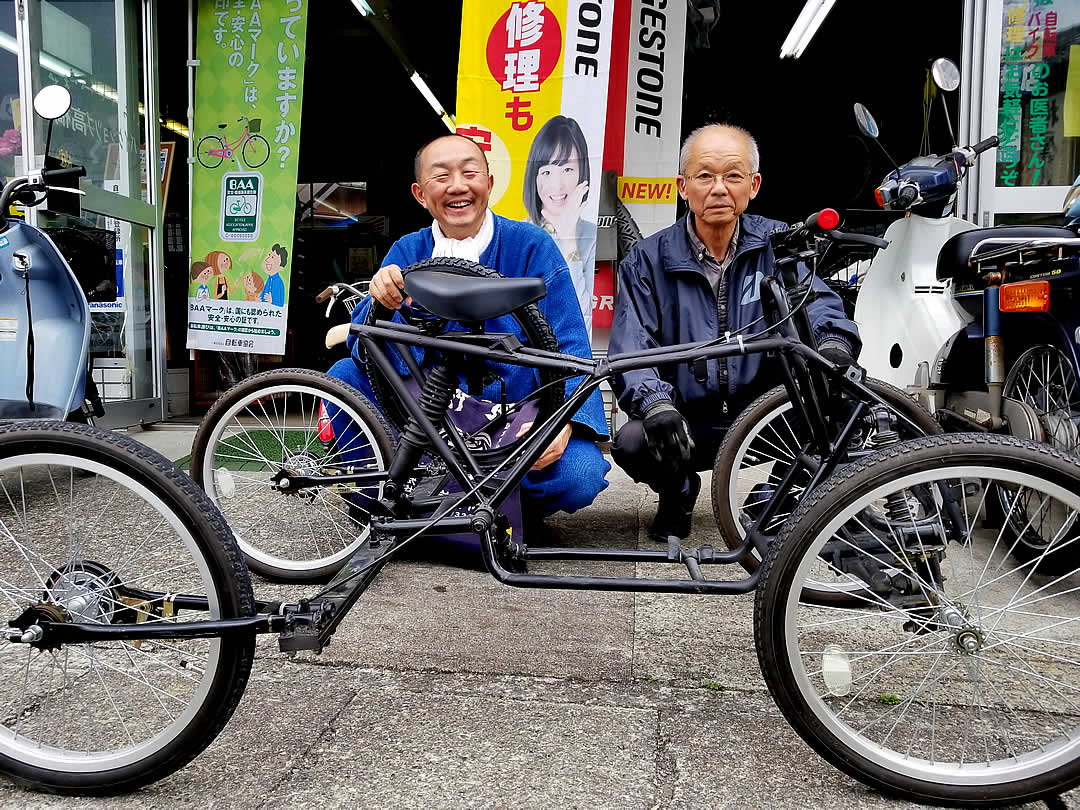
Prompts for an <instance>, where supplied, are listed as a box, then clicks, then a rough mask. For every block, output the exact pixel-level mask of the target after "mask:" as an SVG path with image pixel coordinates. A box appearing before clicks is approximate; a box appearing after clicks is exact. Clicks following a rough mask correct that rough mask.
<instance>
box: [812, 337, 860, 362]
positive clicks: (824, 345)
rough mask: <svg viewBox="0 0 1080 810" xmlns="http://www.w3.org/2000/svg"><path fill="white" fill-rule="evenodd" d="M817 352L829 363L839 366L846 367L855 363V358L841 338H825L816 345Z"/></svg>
mask: <svg viewBox="0 0 1080 810" xmlns="http://www.w3.org/2000/svg"><path fill="white" fill-rule="evenodd" d="M818 354H820V355H821V356H822V357H824V358H825V359H826V360H828V361H829V362H830V363H835V364H836V365H838V366H840V368H847V367H848V366H853V365H855V358H854V357H853V356H852V354H851V348H850V347H849V346H848V344H847V342H846V341H843V340H837V339H836V338H825V339H824V340H822V341H821V344H820V345H819V346H818Z"/></svg>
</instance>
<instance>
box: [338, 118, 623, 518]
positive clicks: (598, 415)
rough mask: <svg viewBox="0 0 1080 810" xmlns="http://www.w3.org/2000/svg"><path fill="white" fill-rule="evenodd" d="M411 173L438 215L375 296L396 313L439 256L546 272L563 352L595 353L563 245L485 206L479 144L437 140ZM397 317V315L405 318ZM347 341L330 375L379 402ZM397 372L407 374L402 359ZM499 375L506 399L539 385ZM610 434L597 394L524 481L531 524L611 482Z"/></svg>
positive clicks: (515, 272)
mask: <svg viewBox="0 0 1080 810" xmlns="http://www.w3.org/2000/svg"><path fill="white" fill-rule="evenodd" d="M413 170H414V174H415V180H416V182H414V183H413V185H412V194H413V197H414V198H415V199H416V201H417V202H418V203H420V205H422V206H423V207H424V208H425V209H427V211H428V213H430V214H431V216H432V217H433V221H432V223H431V226H430V227H428V228H422V229H421V230H419V231H416V232H415V233H410V234H406V235H405V236H403V237H401V238H400V239H398V240H397V241H396V242H395V243H394V244H393V245H392V246H391V247H390V250H389V251H387V254H386V258H385V259H384V260H383V266H382V267H381V268H380V269H379V271H378V272H377V273H376V274H375V277H374V278H373V279H372V280H371V285H370V287H369V290H370V293H371V298H374V299H375V300H377V301H379V302H380V303H381V304H383V305H384V306H386V307H389V308H390V309H394V310H397V309H400V308H401V306H402V304H405V305H406V306H407V305H409V304H411V303H412V301H411V300H410V299H408V298H406V297H405V295H404V290H403V287H404V283H405V282H404V279H403V278H402V274H401V271H402V268H404V267H408V266H409V265H411V264H415V263H416V262H418V261H421V260H423V259H429V258H432V257H441V256H445V257H455V258H461V259H468V260H470V261H474V262H479V263H480V264H483V265H484V266H486V267H490V268H492V269H494V270H496V271H498V272H499V273H501V274H502V275H504V276H508V277H518V278H519V277H522V276H533V277H536V278H542V279H544V283H545V285H546V286H547V295H546V296H545V297H544V298H543V299H541V300H540V301H539V302H538V306H539V307H540V311H541V312H542V313H543V314H544V316H545V317H546V318H547V320H548V322H549V323H550V324H551V328H552V330H553V331H554V333H555V337H556V338H557V339H558V341H559V349H560V351H562V352H565V353H567V354H574V355H577V356H578V357H586V358H588V357H592V349H591V347H590V344H589V336H588V333H587V332H586V330H585V321H584V318H583V317H582V314H581V307H579V306H578V305H577V293H576V292H575V290H574V282H573V280H572V278H571V277H570V271H569V269H568V268H567V264H566V260H565V259H564V258H563V256H562V253H561V252H560V251H559V247H558V245H556V244H555V241H554V240H553V239H552V238H551V236H550V235H549V234H548V233H547V232H546V231H544V230H543V229H542V228H539V227H537V226H536V225H532V224H530V223H527V222H515V221H514V220H510V219H506V218H505V217H500V216H498V215H497V214H494V213H493V212H492V211H491V210H490V209H489V208H488V199H489V196H490V194H491V189H492V186H493V184H494V177H493V175H492V174H491V172H490V170H489V168H488V164H487V156H486V155H485V154H484V152H483V150H481V149H480V147H479V146H478V145H477V144H476V142H475V141H473V140H472V139H471V138H468V137H465V136H464V135H458V134H453V135H443V136H441V137H438V138H435V139H434V140H432V141H430V142H429V143H427V144H425V145H424V146H422V147H421V148H420V149H419V151H417V153H416V159H415V162H414V165H413ZM371 298H364V299H363V300H362V301H361V302H360V303H359V304H357V306H356V309H355V310H353V315H352V321H353V323H363V322H364V319H365V317H366V316H367V311H368V308H369V307H370V305H371ZM395 319H396V320H400V316H399V315H398V316H395ZM487 328H488V331H490V332H514V331H518V330H517V327H516V325H515V324H514V322H513V320H512V319H511V318H509V317H503V318H499V319H496V320H494V321H489V322H488V324H487ZM347 344H348V347H349V350H350V352H351V353H352V355H353V357H352V358H346V359H344V360H340V361H338V362H337V363H336V364H335V365H334V366H333V368H331V369H330V374H331V375H332V376H334V377H338V378H339V379H342V380H344V381H345V382H347V383H349V384H350V385H352V386H353V387H354V388H357V389H359V390H360V391H361V392H363V393H364V394H365V395H366V396H367V397H368V399H370V400H371V401H372V403H374V402H375V397H374V394H373V392H372V390H371V384H370V382H369V381H368V379H367V377H366V376H365V374H364V373H363V371H362V370H361V369H362V367H363V366H362V361H360V358H359V356H358V355H357V351H358V347H357V346H356V338H355V337H354V336H352V335H350V336H349V338H348V341H347ZM357 361H359V362H357ZM400 370H401V371H402V373H405V368H404V365H403V364H402V365H401V368H400ZM501 374H502V381H503V384H504V385H505V392H506V396H507V399H508V400H509V401H517V400H520V399H523V398H524V397H526V396H528V395H529V394H530V393H532V392H533V391H534V390H535V389H536V373H535V371H534V370H533V369H530V368H524V367H522V366H507V367H506V368H505V369H504V370H503V371H502V372H501ZM567 391H568V392H571V391H573V385H572V384H568V385H567ZM470 393H476V394H477V395H478V396H482V397H483V398H485V399H491V400H494V401H496V402H497V401H498V400H499V395H500V389H499V386H498V384H497V383H492V384H491V385H489V386H488V387H487V388H485V389H484V392H483V393H479V392H470ZM527 427H528V426H527V425H526V426H523V428H522V431H521V432H519V434H518V435H523V433H524V430H525V429H526V428H527ZM607 439H608V430H607V420H606V419H605V417H604V407H603V401H602V399H601V396H600V392H599V391H594V392H593V395H592V396H591V397H589V399H588V400H586V402H585V404H584V405H583V406H582V407H581V408H580V409H579V410H578V412H577V413H576V414H575V416H574V419H573V420H572V422H571V424H570V425H567V427H566V428H565V429H564V430H563V431H562V432H561V433H560V434H559V435H558V436H557V437H556V438H555V440H554V441H553V442H552V443H551V445H549V446H548V448H547V449H546V450H545V451H544V453H543V454H542V455H541V456H540V458H539V459H538V460H537V462H536V464H535V465H534V467H533V469H532V471H530V472H529V473H528V474H527V475H526V476H525V479H524V480H523V481H522V483H521V492H522V495H523V498H522V507H523V512H524V513H525V514H526V515H527V516H528V518H529V519H530V523H531V524H532V525H533V527H534V528H535V527H538V520H539V518H540V517H543V516H546V515H549V514H551V513H553V512H556V511H560V510H561V511H566V512H573V511H575V510H577V509H580V508H581V507H583V506H587V505H588V504H590V503H592V502H593V500H594V499H595V497H596V496H597V494H598V493H599V492H600V491H601V490H603V489H604V488H605V487H606V486H607V480H606V475H607V471H608V470H609V469H610V464H609V463H608V462H607V461H606V460H605V459H604V456H603V454H602V453H601V451H600V449H599V447H597V445H596V443H597V442H599V441H606V440H607ZM526 539H528V538H526Z"/></svg>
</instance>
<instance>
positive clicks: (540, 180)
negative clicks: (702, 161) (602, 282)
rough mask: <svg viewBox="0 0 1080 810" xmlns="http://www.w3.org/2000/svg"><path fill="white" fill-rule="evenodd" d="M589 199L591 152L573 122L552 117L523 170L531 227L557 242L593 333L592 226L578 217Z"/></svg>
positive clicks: (534, 144)
mask: <svg viewBox="0 0 1080 810" xmlns="http://www.w3.org/2000/svg"><path fill="white" fill-rule="evenodd" d="M588 195H589V147H588V145H587V144H586V143H585V135H584V134H583V133H582V131H581V127H580V126H578V123H577V121H575V120H574V119H573V118H567V117H566V116H564V115H556V116H555V117H554V118H551V119H549V120H548V121H547V122H546V123H545V124H544V125H543V126H542V127H541V128H540V131H539V132H537V134H536V138H535V139H533V142H532V147H531V148H530V149H529V159H528V162H527V163H526V165H525V182H524V189H523V195H522V196H523V197H524V202H525V209H526V210H527V211H528V212H529V221H530V222H532V223H533V224H534V225H539V226H540V227H541V228H543V229H544V230H546V231H547V232H548V233H550V234H551V235H552V237H553V238H554V239H555V242H556V244H558V246H559V250H561V251H562V254H563V258H564V259H566V263H567V265H568V266H569V268H570V276H571V277H572V278H573V280H574V289H575V290H576V291H577V296H578V304H579V305H580V306H581V314H582V316H583V317H584V318H585V325H586V327H588V328H589V329H590V331H591V329H592V293H593V272H594V271H595V267H594V265H595V259H596V223H595V222H592V221H590V220H588V219H585V218H584V217H583V216H582V214H583V212H584V209H585V201H586V199H588Z"/></svg>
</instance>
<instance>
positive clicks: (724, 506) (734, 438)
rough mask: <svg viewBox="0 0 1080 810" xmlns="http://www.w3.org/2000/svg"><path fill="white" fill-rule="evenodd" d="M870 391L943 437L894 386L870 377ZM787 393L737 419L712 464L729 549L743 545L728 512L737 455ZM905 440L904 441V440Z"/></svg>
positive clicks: (750, 561) (762, 399) (768, 397)
mask: <svg viewBox="0 0 1080 810" xmlns="http://www.w3.org/2000/svg"><path fill="white" fill-rule="evenodd" d="M865 385H866V387H867V388H870V389H871V390H873V391H874V392H875V393H876V394H877V395H878V396H880V397H881V398H882V399H884V400H885V401H886V402H888V403H889V405H891V406H892V407H893V408H895V409H896V410H897V411H902V412H903V414H904V415H905V416H906V417H907V418H908V419H910V420H911V421H912V422H915V423H916V424H918V425H919V426H920V427H921V428H922V429H923V430H924V431H925V432H926V434H927V435H929V436H937V435H940V434H941V433H942V432H943V431H942V429H941V425H939V424H938V422H937V420H936V419H934V417H933V415H932V414H931V413H930V411H928V410H927V409H926V408H924V407H923V406H922V405H921V404H920V403H918V402H917V401H916V400H915V399H914V398H913V397H911V396H909V395H908V394H906V393H905V392H904V391H902V390H900V389H899V388H897V387H896V386H894V385H890V384H889V383H887V382H884V381H882V380H877V379H874V378H872V377H867V378H866V381H865ZM789 401H790V398H789V397H788V392H787V389H786V388H785V387H784V386H782V385H780V386H777V387H776V388H773V389H771V390H769V391H766V392H765V393H764V394H762V395H761V396H759V397H758V398H757V399H755V400H754V401H753V402H751V403H750V404H749V405H747V406H746V408H745V409H743V411H742V412H741V413H740V414H739V415H738V416H737V417H736V418H735V421H734V422H732V423H731V427H730V428H728V431H727V433H725V434H724V438H723V440H722V441H721V442H720V447H719V449H718V450H717V451H716V462H715V463H714V464H713V475H712V510H713V518H714V519H715V520H716V526H717V528H718V529H719V530H720V536H721V537H722V538H723V540H724V543H725V544H726V545H727V547H728V548H729V549H734V548H738V547H739V545H740V544H741V543H742V538H741V537H740V535H739V527H738V525H736V518H735V516H734V513H733V511H732V510H731V509H730V508H729V507H730V503H729V499H728V490H729V489H730V485H731V475H732V473H733V472H734V466H735V454H736V453H737V452H738V450H739V448H740V447H741V446H742V444H743V442H744V441H746V436H747V434H749V433H750V431H751V430H752V429H753V428H755V427H757V425H758V424H759V423H760V422H761V421H762V420H763V419H764V418H765V417H766V416H767V415H768V414H769V413H771V412H773V411H775V410H776V409H777V408H779V407H780V406H781V405H783V404H784V403H786V402H789ZM901 438H903V437H901ZM759 565H760V563H759V562H758V559H757V558H756V557H753V556H750V557H747V558H746V559H745V560H743V561H742V566H743V568H745V569H746V570H747V572H749V573H751V574H752V573H754V571H756V570H757V569H758V566H759Z"/></svg>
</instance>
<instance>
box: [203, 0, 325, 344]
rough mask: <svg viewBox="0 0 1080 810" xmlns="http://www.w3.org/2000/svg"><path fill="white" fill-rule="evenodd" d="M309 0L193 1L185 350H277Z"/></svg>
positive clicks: (288, 267) (285, 311)
mask: <svg viewBox="0 0 1080 810" xmlns="http://www.w3.org/2000/svg"><path fill="white" fill-rule="evenodd" d="M310 2H311V0H199V16H198V34H197V39H196V43H197V51H196V57H197V58H198V66H197V67H196V72H195V131H194V132H193V133H192V143H194V144H195V150H194V151H195V161H194V164H193V166H192V187H191V264H190V267H189V268H188V270H189V274H188V280H189V284H188V330H187V347H188V348H189V349H213V350H216V351H226V352H228V351H232V352H257V353H260V354H283V353H284V351H285V333H286V328H285V325H286V323H288V317H289V279H290V277H291V275H292V267H293V256H292V246H293V224H294V211H295V205H296V203H295V200H296V164H297V153H298V151H299V145H300V105H301V100H302V98H303V88H304V42H305V37H306V33H307V6H308V4H309V3H310Z"/></svg>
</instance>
